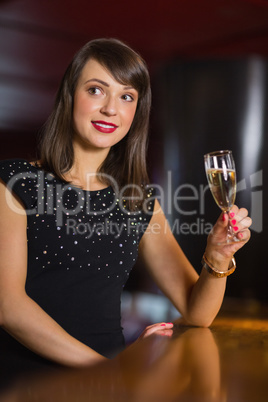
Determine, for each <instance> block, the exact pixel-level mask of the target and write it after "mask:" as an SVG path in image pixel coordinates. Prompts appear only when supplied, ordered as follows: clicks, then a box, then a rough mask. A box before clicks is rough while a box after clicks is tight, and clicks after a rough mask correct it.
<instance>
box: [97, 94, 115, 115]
mask: <svg viewBox="0 0 268 402" xmlns="http://www.w3.org/2000/svg"><path fill="white" fill-rule="evenodd" d="M101 113H103V114H106V115H108V116H114V115H116V113H117V106H116V99H115V98H114V97H112V96H108V97H107V98H106V99H105V101H104V103H103V105H102V107H101Z"/></svg>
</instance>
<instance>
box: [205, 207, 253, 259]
mask: <svg viewBox="0 0 268 402" xmlns="http://www.w3.org/2000/svg"><path fill="white" fill-rule="evenodd" d="M229 218H230V222H231V226H232V230H233V232H234V234H235V236H236V237H237V239H239V240H240V241H239V242H237V243H233V244H227V245H226V244H221V243H223V242H224V240H225V239H226V235H227V227H228V214H227V213H225V214H224V213H222V214H221V215H220V217H219V219H218V220H217V222H216V224H215V225H214V227H213V229H212V231H211V233H210V234H209V236H208V242H207V247H206V251H205V254H206V257H207V259H208V260H209V261H211V263H212V264H213V263H215V266H217V265H218V264H219V263H221V262H222V263H224V262H225V261H226V260H230V259H231V258H232V257H233V255H234V254H235V253H236V252H237V251H238V250H239V249H240V248H241V247H243V246H244V245H245V243H246V242H248V240H249V239H250V230H249V227H250V225H251V223H252V220H251V218H250V217H249V216H248V211H247V209H245V208H240V209H239V208H238V207H237V206H236V205H234V206H233V207H232V208H231V210H230V212H229ZM213 265H214V264H213Z"/></svg>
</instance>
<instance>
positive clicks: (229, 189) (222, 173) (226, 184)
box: [204, 150, 241, 244]
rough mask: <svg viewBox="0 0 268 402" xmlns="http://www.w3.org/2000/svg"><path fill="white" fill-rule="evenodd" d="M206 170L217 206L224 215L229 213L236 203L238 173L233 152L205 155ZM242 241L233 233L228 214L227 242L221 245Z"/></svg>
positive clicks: (216, 152) (217, 152)
mask: <svg viewBox="0 0 268 402" xmlns="http://www.w3.org/2000/svg"><path fill="white" fill-rule="evenodd" d="M204 161H205V169H206V175H207V180H208V184H209V187H210V191H211V193H212V195H213V197H214V200H215V201H216V204H217V205H218V206H219V207H220V208H221V210H222V211H223V212H224V213H228V212H229V211H230V209H231V208H232V206H233V205H234V202H235V196H236V171H235V163H234V158H233V155H232V151H228V150H226V151H215V152H210V153H208V154H206V155H204ZM239 241H241V240H240V239H238V238H237V237H236V236H235V234H234V233H233V229H232V226H231V222H230V217H229V214H228V227H227V236H226V240H225V241H224V242H222V243H220V244H232V243H236V242H239Z"/></svg>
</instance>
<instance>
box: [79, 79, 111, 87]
mask: <svg viewBox="0 0 268 402" xmlns="http://www.w3.org/2000/svg"><path fill="white" fill-rule="evenodd" d="M91 81H95V82H96V81H97V82H99V83H100V84H102V85H105V86H106V87H109V86H110V85H109V84H108V83H107V82H105V81H102V80H99V79H98V78H91V79H90V80H87V81H86V82H85V84H87V83H88V82H91Z"/></svg>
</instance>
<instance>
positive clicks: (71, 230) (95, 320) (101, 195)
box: [0, 159, 154, 357]
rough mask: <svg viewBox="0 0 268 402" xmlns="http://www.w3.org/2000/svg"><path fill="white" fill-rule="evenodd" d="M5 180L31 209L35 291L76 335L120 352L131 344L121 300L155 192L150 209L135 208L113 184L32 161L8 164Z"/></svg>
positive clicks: (102, 349)
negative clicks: (81, 183) (91, 184)
mask: <svg viewBox="0 0 268 402" xmlns="http://www.w3.org/2000/svg"><path fill="white" fill-rule="evenodd" d="M0 177H1V179H2V180H3V181H4V182H5V183H6V184H7V186H8V187H9V188H11V189H12V191H13V192H14V193H15V194H16V195H17V196H18V197H19V198H20V199H21V201H22V202H23V204H24V206H25V209H26V212H27V221H28V226H27V237H28V270H27V279H26V292H27V294H28V295H29V297H31V298H32V299H33V300H34V301H35V302H37V303H38V304H39V306H41V307H42V309H44V310H45V311H46V312H47V313H48V314H49V315H50V316H51V317H52V318H53V319H54V320H55V321H56V322H57V323H58V324H60V325H61V326H62V327H63V328H64V329H65V330H66V331H67V332H68V333H69V334H71V335H72V336H74V337H75V338H77V339H78V340H79V341H81V342H83V343H85V344H86V345H88V346H90V347H91V348H93V349H94V350H96V351H97V352H99V353H101V354H103V355H104V356H107V357H110V356H112V355H114V354H115V353H117V352H118V351H120V350H121V349H122V348H123V347H124V337H123V333H122V327H121V323H120V318H121V315H120V297H121V292H122V289H123V287H124V285H125V283H126V281H127V279H128V276H129V273H130V271H131V269H132V267H133V265H134V263H135V261H136V259H137V256H138V246H139V242H140V240H141V237H142V235H143V234H144V232H145V230H146V228H147V226H148V224H149V222H150V219H151V216H152V211H153V207H154V197H153V195H152V191H151V190H148V199H147V200H146V206H147V210H146V212H144V211H138V212H131V213H130V212H129V211H128V210H127V209H126V208H124V206H123V205H122V202H121V201H120V197H118V193H116V191H115V190H114V189H113V188H112V187H107V188H105V189H103V190H100V191H84V190H82V189H80V188H78V187H75V186H72V185H69V184H66V183H64V182H62V181H60V180H58V179H57V178H55V177H54V176H53V175H51V174H49V173H46V172H44V171H43V170H41V169H39V168H37V167H34V166H32V165H31V164H30V163H29V162H27V161H26V160H24V159H12V160H5V161H1V162H0ZM2 336H4V337H8V335H6V334H3V331H2ZM12 342H13V343H14V342H16V341H13V340H12ZM16 347H18V348H23V347H22V346H16Z"/></svg>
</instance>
